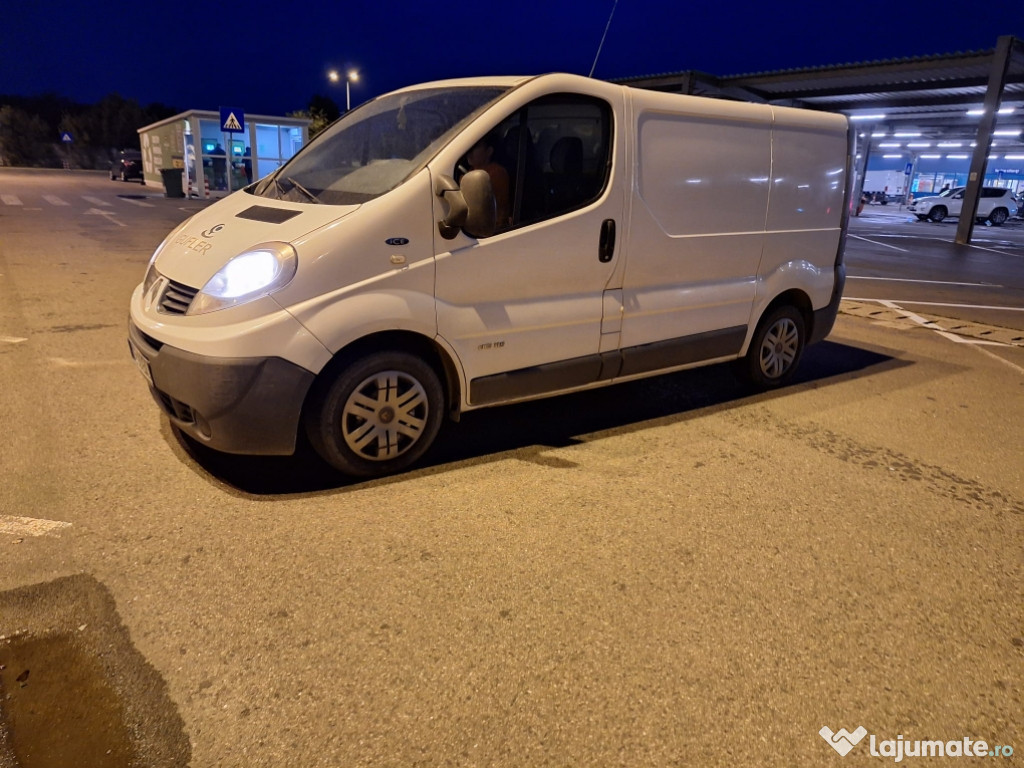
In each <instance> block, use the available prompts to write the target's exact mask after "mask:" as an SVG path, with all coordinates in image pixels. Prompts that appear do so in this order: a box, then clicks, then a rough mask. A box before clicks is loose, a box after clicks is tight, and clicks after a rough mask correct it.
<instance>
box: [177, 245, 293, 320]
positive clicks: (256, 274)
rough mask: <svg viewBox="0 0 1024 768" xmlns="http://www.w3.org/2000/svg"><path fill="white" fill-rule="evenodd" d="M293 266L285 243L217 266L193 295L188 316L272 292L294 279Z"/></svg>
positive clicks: (234, 304)
mask: <svg viewBox="0 0 1024 768" xmlns="http://www.w3.org/2000/svg"><path fill="white" fill-rule="evenodd" d="M297 263H298V258H297V256H296V254H295V249H294V248H292V246H290V245H288V243H264V244H262V245H257V246H255V247H254V248H251V249H249V250H248V251H245V252H244V253H240V254H238V255H237V256H235V257H234V258H233V259H231V261H229V262H228V263H227V264H225V265H224V266H223V267H221V269H220V271H219V272H218V273H217V274H215V275H214V276H213V277H211V278H210V279H209V281H207V283H206V285H204V286H203V288H202V290H201V291H199V293H197V294H196V297H195V299H194V300H193V302H192V306H190V307H189V310H188V314H190V315H202V314H205V313H206V312H214V311H216V310H218V309H225V308H226V307H234V306H236V305H238V304H245V303H246V302H247V301H252V300H253V299H258V298H260V297H261V296H266V295H267V294H268V293H273V292H274V291H276V290H278V289H279V288H282V287H284V286H285V285H287V284H288V282H289V281H290V280H291V279H292V278H293V277H294V276H295V268H296V265H297Z"/></svg>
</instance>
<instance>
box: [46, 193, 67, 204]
mask: <svg viewBox="0 0 1024 768" xmlns="http://www.w3.org/2000/svg"><path fill="white" fill-rule="evenodd" d="M43 200H45V201H46V202H48V203H49V204H50V205H70V203H68V202H67V201H65V200H61V199H60V198H59V197H57V196H56V195H43Z"/></svg>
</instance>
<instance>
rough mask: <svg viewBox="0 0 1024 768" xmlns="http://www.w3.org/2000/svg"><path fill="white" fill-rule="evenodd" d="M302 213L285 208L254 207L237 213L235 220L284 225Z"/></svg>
mask: <svg viewBox="0 0 1024 768" xmlns="http://www.w3.org/2000/svg"><path fill="white" fill-rule="evenodd" d="M300 213H302V211H289V210H287V209H284V208H269V207H267V206H265V205H253V206H251V207H249V208H246V209H245V210H244V211H241V212H240V213H236V214H235V218H236V219H250V220H252V221H263V222H266V223H267V224H284V223H285V222H286V221H288V220H289V219H294V218H295V217H296V216H298V215H299V214H300Z"/></svg>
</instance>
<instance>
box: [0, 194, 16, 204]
mask: <svg viewBox="0 0 1024 768" xmlns="http://www.w3.org/2000/svg"><path fill="white" fill-rule="evenodd" d="M0 200H3V201H4V205H21V198H20V197H18V196H17V195H0Z"/></svg>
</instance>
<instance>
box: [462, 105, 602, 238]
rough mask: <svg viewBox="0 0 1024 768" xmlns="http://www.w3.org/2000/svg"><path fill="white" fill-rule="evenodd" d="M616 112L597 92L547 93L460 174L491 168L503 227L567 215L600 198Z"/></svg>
mask: <svg viewBox="0 0 1024 768" xmlns="http://www.w3.org/2000/svg"><path fill="white" fill-rule="evenodd" d="M611 139H612V111H611V108H610V107H609V105H608V104H607V103H606V102H604V101H602V100H600V99H596V98H592V97H589V96H580V95H577V94H552V95H549V96H544V97H542V98H540V99H537V100H536V101H533V102H531V103H529V104H527V105H526V106H525V107H523V108H522V109H519V110H518V111H516V112H515V113H513V114H512V115H510V116H509V117H508V118H506V119H505V120H504V121H502V122H501V123H500V124H498V125H497V126H496V127H495V128H494V130H492V131H491V132H490V133H488V134H487V136H485V137H482V138H481V140H480V141H479V142H477V144H476V145H474V147H473V148H472V149H471V150H470V151H469V152H467V153H466V155H465V156H463V158H462V159H461V160H460V162H459V165H458V167H457V168H456V172H455V178H456V180H458V179H459V178H460V177H461V176H462V175H463V174H465V173H466V172H467V171H469V170H471V169H474V168H483V169H484V170H487V172H488V174H489V175H490V176H491V184H492V186H493V187H494V190H495V198H496V199H497V203H498V231H499V232H502V231H508V230H510V229H516V228H518V227H522V226H526V225H529V224H534V223H536V222H539V221H545V220H547V219H551V218H554V217H556V216H561V215H563V214H566V213H569V212H571V211H574V210H577V209H579V208H582V207H584V206H586V205H588V204H590V203H591V202H594V201H595V200H597V199H598V198H599V197H600V196H601V194H602V193H603V192H604V189H605V187H606V186H607V183H608V177H609V174H610V171H611V143H612V142H611Z"/></svg>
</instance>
